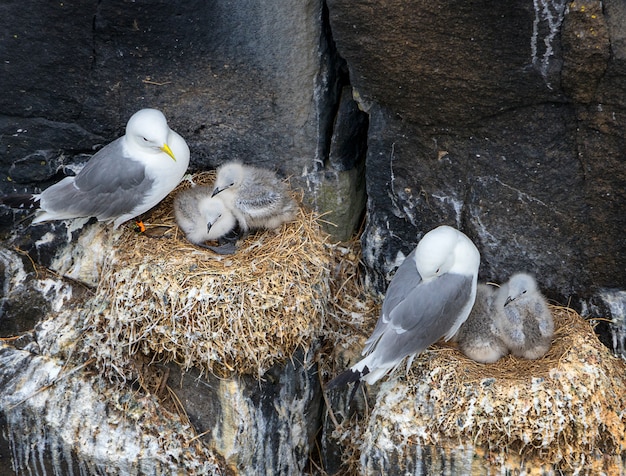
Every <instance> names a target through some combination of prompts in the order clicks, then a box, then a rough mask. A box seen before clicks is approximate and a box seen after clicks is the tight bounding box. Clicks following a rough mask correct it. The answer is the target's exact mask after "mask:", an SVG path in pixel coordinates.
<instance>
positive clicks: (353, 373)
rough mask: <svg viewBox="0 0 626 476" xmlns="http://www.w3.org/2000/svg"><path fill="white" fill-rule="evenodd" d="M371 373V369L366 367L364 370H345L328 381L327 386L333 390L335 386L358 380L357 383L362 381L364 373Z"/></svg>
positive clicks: (342, 385)
mask: <svg viewBox="0 0 626 476" xmlns="http://www.w3.org/2000/svg"><path fill="white" fill-rule="evenodd" d="M368 373H369V369H368V368H367V366H366V367H364V368H363V370H362V371H360V372H359V371H358V370H352V369H348V370H346V371H345V372H341V373H340V374H339V375H337V376H336V377H335V378H334V379H332V380H331V381H330V382H328V383H327V384H326V386H325V389H326V390H333V389H335V388H339V387H344V386H346V385H348V384H351V383H353V382H356V383H357V385H358V384H359V383H360V382H361V377H363V375H367V374H368Z"/></svg>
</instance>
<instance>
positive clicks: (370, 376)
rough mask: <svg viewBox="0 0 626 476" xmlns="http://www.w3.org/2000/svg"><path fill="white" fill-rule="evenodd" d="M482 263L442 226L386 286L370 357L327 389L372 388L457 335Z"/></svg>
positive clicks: (367, 350) (466, 240)
mask: <svg viewBox="0 0 626 476" xmlns="http://www.w3.org/2000/svg"><path fill="white" fill-rule="evenodd" d="M479 265H480V254H479V252H478V250H477V249H476V246H475V245H474V243H472V241H471V240H470V239H469V238H468V237H467V236H465V235H464V234H463V233H461V232H460V231H458V230H456V229H454V228H452V227H450V226H440V227H437V228H435V229H434V230H431V231H429V232H428V233H426V234H425V235H424V237H423V238H422V239H421V240H420V242H419V243H418V244H417V247H416V248H415V249H414V250H413V251H412V252H411V253H410V254H409V255H408V256H407V257H406V259H405V260H404V261H403V263H402V264H401V265H400V267H399V268H398V270H397V271H396V273H395V275H394V277H393V279H392V280H391V283H390V284H389V287H388V288H387V293H386V295H385V298H384V301H383V306H382V312H381V315H380V317H379V319H378V322H377V324H376V327H375V329H374V332H373V333H372V335H371V337H370V338H369V339H368V340H367V341H366V342H365V348H364V349H363V352H362V355H365V357H364V358H363V359H361V360H360V361H359V362H358V363H356V364H355V365H353V366H352V367H351V368H350V369H348V370H346V371H345V372H343V373H342V374H340V375H338V376H337V377H335V378H334V379H333V380H331V381H330V382H329V384H328V385H327V388H334V387H337V386H340V385H345V384H347V383H350V382H357V383H358V382H360V381H362V380H364V381H366V382H367V383H369V384H373V383H375V382H376V381H378V380H379V379H380V378H382V377H383V376H384V375H386V374H387V373H389V372H391V371H392V370H394V369H395V368H396V367H398V366H399V365H400V364H401V363H402V361H403V360H404V359H405V358H407V357H409V362H408V364H409V365H410V364H411V363H412V361H413V358H414V357H415V356H416V355H417V354H419V353H420V352H422V351H423V350H424V349H426V348H427V347H428V346H429V345H431V344H433V343H435V342H437V341H438V340H439V339H441V338H444V339H446V340H449V339H450V338H451V337H452V336H454V334H455V333H456V331H457V330H458V329H459V326H460V325H461V324H462V323H463V322H464V321H465V320H466V319H467V316H469V313H470V311H471V309H472V306H473V304H474V300H475V298H476V286H477V277H478V267H479ZM355 388H356V386H355Z"/></svg>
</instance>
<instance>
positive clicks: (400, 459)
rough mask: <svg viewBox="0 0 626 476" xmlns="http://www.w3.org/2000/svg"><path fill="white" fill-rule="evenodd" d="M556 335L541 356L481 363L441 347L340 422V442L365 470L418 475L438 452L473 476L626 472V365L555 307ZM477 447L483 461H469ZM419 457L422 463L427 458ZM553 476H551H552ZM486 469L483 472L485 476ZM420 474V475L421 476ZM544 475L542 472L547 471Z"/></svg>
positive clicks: (351, 463)
mask: <svg viewBox="0 0 626 476" xmlns="http://www.w3.org/2000/svg"><path fill="white" fill-rule="evenodd" d="M551 310H552V312H553V315H554V318H555V330H556V332H555V336H554V341H553V344H552V347H551V349H550V350H549V351H548V353H547V354H546V355H545V356H544V357H543V358H541V359H537V360H525V359H519V358H516V357H513V356H510V355H509V356H507V357H504V358H502V359H500V360H499V361H498V362H496V363H493V364H486V365H485V364H479V363H477V362H474V361H472V360H471V359H469V358H467V357H465V356H463V355H462V354H461V353H460V352H459V351H458V350H457V349H456V348H455V347H453V346H451V345H448V344H440V345H435V346H433V347H431V348H430V349H428V350H427V351H426V352H424V354H423V355H422V356H420V357H419V358H417V359H416V360H415V363H414V364H413V367H412V368H411V369H410V370H409V371H408V372H407V373H405V372H404V370H403V369H399V370H397V371H396V372H394V374H392V376H391V377H390V378H389V379H388V380H387V381H386V382H384V383H383V384H382V385H381V387H380V391H379V392H378V394H377V395H376V397H375V405H374V406H373V409H371V413H369V414H368V415H367V416H366V419H365V420H357V419H356V417H355V415H352V416H351V417H350V418H348V419H346V420H344V421H343V422H340V423H339V424H338V426H337V427H336V428H335V431H334V433H333V436H332V438H333V439H334V440H335V441H337V442H340V443H341V444H342V445H343V446H344V448H345V451H344V455H345V458H346V459H345V464H346V465H347V466H348V467H350V468H352V469H353V470H355V471H356V472H360V473H361V474H362V473H363V472H365V473H368V474H369V472H372V471H373V472H380V471H382V472H383V473H385V472H386V471H388V470H389V469H390V468H392V467H393V468H395V469H396V470H398V469H401V468H404V469H405V470H407V471H409V472H411V471H412V470H414V469H415V466H416V465H417V464H418V461H417V460H416V455H418V454H421V453H423V452H427V453H428V452H432V451H433V449H434V448H437V449H438V450H437V451H436V453H437V455H433V454H431V455H430V456H429V458H430V459H429V461H430V460H432V461H431V463H432V465H431V466H432V467H431V466H429V468H430V469H431V470H432V469H433V468H435V466H436V464H435V460H436V459H439V460H442V461H440V463H441V467H442V468H443V467H445V466H446V463H445V461H447V462H448V463H450V462H451V461H453V460H454V461H456V463H457V464H458V465H460V466H459V468H460V467H463V468H465V469H464V470H463V471H465V473H462V474H466V473H467V474H470V472H471V468H472V467H473V465H475V463H476V461H478V462H479V463H480V467H481V468H482V471H483V473H485V474H487V472H485V469H484V468H486V467H490V468H491V469H492V470H494V471H504V470H518V469H520V468H523V469H524V470H525V471H526V473H525V474H540V473H541V471H544V473H545V474H552V471H565V472H571V471H574V472H580V471H583V472H591V473H593V474H600V473H599V472H603V473H604V474H619V472H620V471H622V470H623V461H622V458H623V454H624V452H625V451H626V413H625V412H624V408H626V395H625V394H624V391H623V389H624V388H625V385H626V362H624V361H623V360H621V359H619V358H616V357H614V356H613V355H612V354H611V353H610V351H609V350H608V349H607V348H606V347H605V346H604V345H603V344H602V343H601V342H600V341H599V340H598V338H597V337H596V335H595V334H594V332H593V329H592V327H591V326H590V325H589V323H588V322H586V321H585V320H584V319H582V318H581V317H580V316H579V315H578V314H577V313H576V312H575V311H573V310H572V309H569V308H564V307H556V306H551ZM468 446H469V447H472V448H473V449H474V458H473V460H472V458H470V459H467V458H464V457H463V454H465V453H467V448H468ZM418 459H420V458H419V457H418ZM545 471H547V472H545ZM483 473H481V472H479V473H478V474H483ZM419 474H421V473H419ZM541 474H543V473H541Z"/></svg>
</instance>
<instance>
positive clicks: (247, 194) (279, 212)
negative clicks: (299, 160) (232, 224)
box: [213, 161, 298, 232]
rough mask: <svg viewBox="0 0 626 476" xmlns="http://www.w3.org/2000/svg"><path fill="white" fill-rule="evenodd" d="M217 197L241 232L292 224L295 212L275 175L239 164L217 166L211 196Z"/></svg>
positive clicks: (231, 163)
mask: <svg viewBox="0 0 626 476" xmlns="http://www.w3.org/2000/svg"><path fill="white" fill-rule="evenodd" d="M218 194H219V196H220V198H221V199H222V201H223V202H224V203H225V204H226V206H227V207H229V208H230V209H231V211H232V212H233V214H234V215H235V216H236V217H237V221H238V222H239V226H240V227H241V230H242V231H243V232H247V231H249V230H260V229H265V230H272V229H275V228H278V227H279V226H281V225H282V224H283V223H286V222H289V221H292V220H293V219H294V218H295V217H296V213H297V210H298V207H297V205H296V202H295V201H294V200H293V198H292V197H291V195H290V193H289V189H288V187H287V185H286V184H285V182H283V181H282V180H280V179H279V178H278V177H277V176H276V174H275V173H274V172H272V171H270V170H267V169H262V168H258V167H252V166H249V165H243V164H242V163H241V162H238V161H233V162H227V163H225V164H223V165H221V166H220V167H218V169H217V176H216V178H215V187H214V190H213V195H214V196H215V195H218Z"/></svg>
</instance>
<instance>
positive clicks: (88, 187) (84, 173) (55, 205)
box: [29, 109, 189, 228]
mask: <svg viewBox="0 0 626 476" xmlns="http://www.w3.org/2000/svg"><path fill="white" fill-rule="evenodd" d="M188 165H189V147H187V143H186V142H185V140H184V139H183V138H182V137H181V136H180V135H178V134H177V133H176V132H174V131H173V130H171V129H170V128H169V127H168V125H167V120H166V119H165V116H164V115H163V113H162V112H160V111H158V110H156V109H141V110H140V111H137V112H136V113H135V114H133V115H132V117H131V118H130V119H129V121H128V123H127V124H126V135H124V136H122V137H120V138H118V139H116V140H114V141H113V142H111V143H110V144H108V145H106V146H105V147H103V148H102V149H100V150H99V151H98V152H96V153H95V154H94V155H93V157H91V159H89V161H88V162H87V164H86V165H85V166H84V167H83V169H82V170H81V171H80V172H79V173H78V175H76V176H75V177H66V178H64V179H63V180H61V181H60V182H58V183H56V184H54V185H52V186H50V187H48V188H47V189H46V190H44V191H43V192H42V193H40V194H33V195H30V196H29V198H30V200H31V205H32V206H36V207H38V208H39V211H38V212H37V215H36V216H35V219H34V220H33V223H40V222H44V221H49V220H64V219H70V218H80V217H96V218H97V219H98V220H99V221H103V222H107V223H108V222H113V226H114V228H117V227H119V226H120V225H121V224H122V223H124V222H125V221H128V220H130V219H131V218H135V217H136V216H138V215H141V214H142V213H144V212H146V211H148V210H149V209H151V208H152V207H154V206H155V205H156V204H157V203H159V202H160V201H161V200H163V199H164V198H165V197H166V196H167V194H168V193H170V192H171V191H172V190H173V189H174V188H175V187H176V186H177V185H178V184H179V183H180V181H181V180H182V178H183V175H184V174H185V172H186V171H187V167H188Z"/></svg>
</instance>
